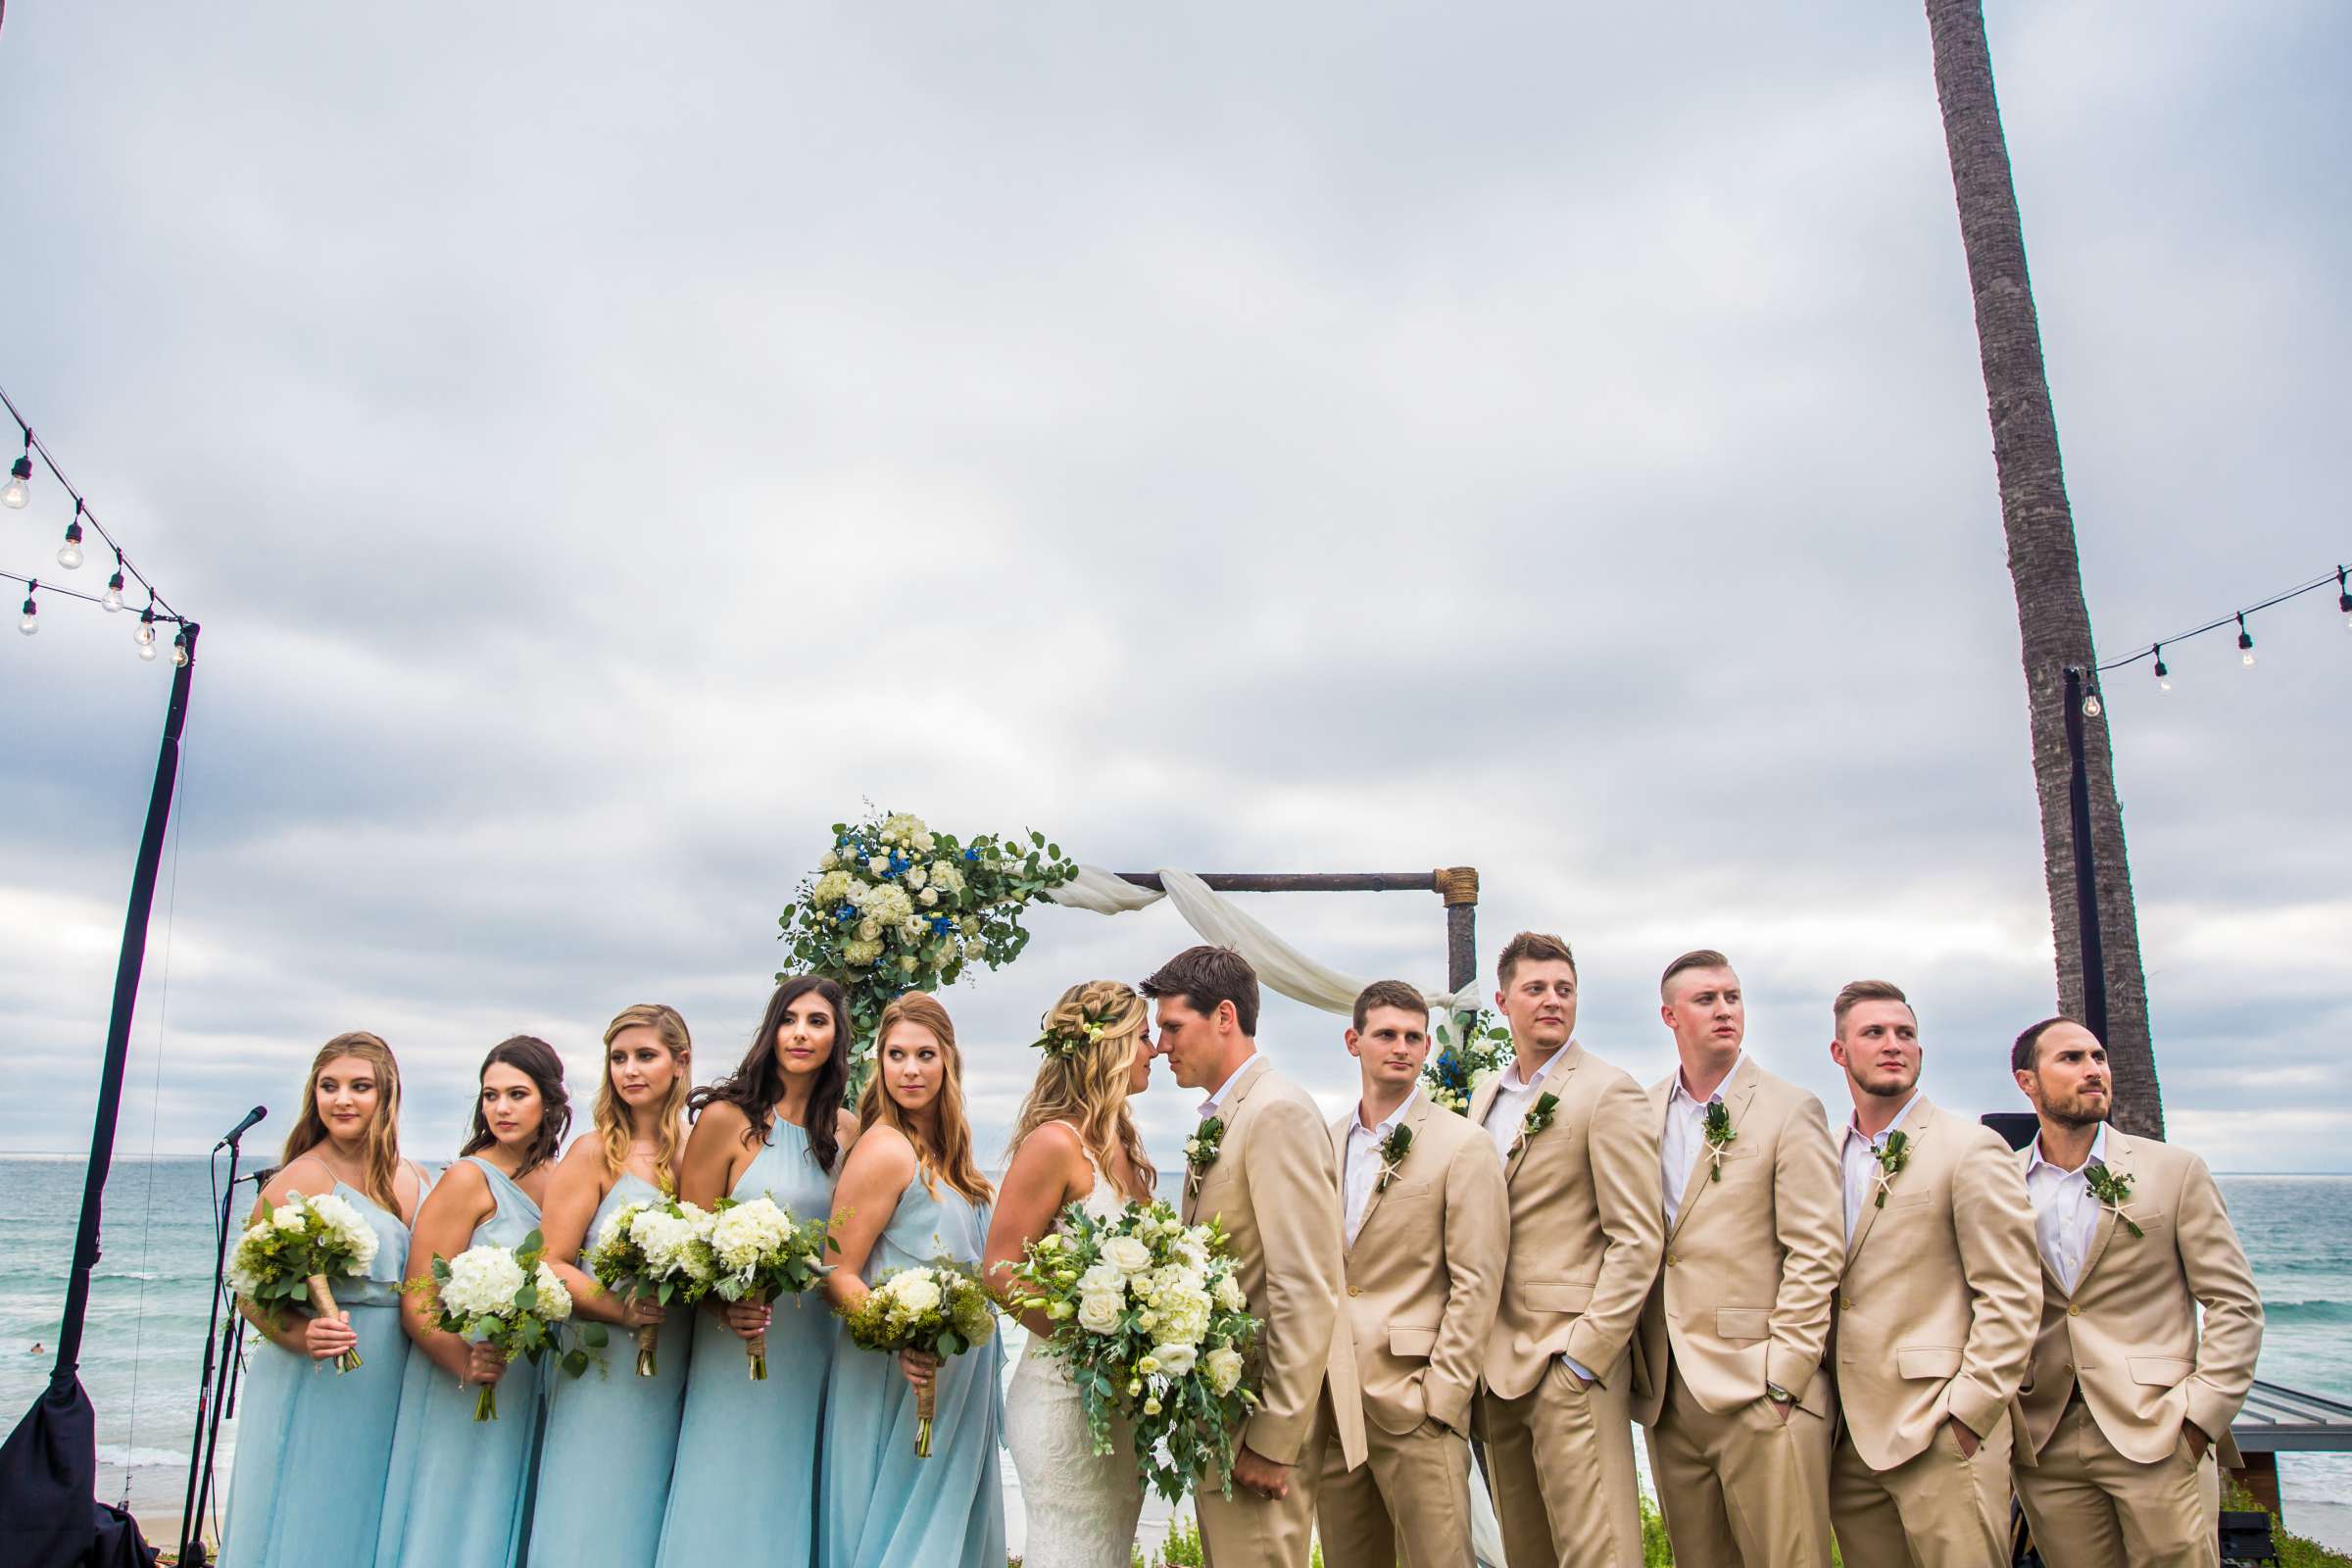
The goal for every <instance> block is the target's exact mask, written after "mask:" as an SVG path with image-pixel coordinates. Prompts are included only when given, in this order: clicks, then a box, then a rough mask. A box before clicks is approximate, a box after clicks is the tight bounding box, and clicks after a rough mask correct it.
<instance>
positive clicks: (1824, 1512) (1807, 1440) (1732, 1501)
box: [1512, 1362, 1830, 1568]
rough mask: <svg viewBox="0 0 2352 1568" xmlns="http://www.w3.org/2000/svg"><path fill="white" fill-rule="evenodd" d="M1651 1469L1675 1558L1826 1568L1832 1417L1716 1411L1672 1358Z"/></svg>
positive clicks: (1727, 1567) (1762, 1567)
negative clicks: (1694, 1394)
mask: <svg viewBox="0 0 2352 1568" xmlns="http://www.w3.org/2000/svg"><path fill="white" fill-rule="evenodd" d="M1649 1473H1650V1475H1651V1477H1652V1478H1653V1479H1654V1480H1655V1481H1656V1483H1657V1488H1658V1507H1659V1509H1660V1511H1662V1512H1663V1513H1664V1514H1665V1515H1666V1538H1667V1540H1668V1541H1669V1542H1671V1543H1672V1544H1673V1546H1674V1560H1675V1561H1676V1562H1677V1563H1681V1564H1686V1565H1688V1568H1829V1561H1830V1509H1829V1488H1830V1424H1829V1422H1827V1421H1825V1420H1823V1419H1822V1418H1821V1417H1820V1416H1817V1415H1815V1414H1814V1413H1813V1412H1812V1411H1810V1410H1807V1409H1805V1408H1804V1407H1802V1406H1801V1405H1800V1406H1797V1407H1796V1408H1793V1409H1791V1410H1790V1411H1789V1414H1788V1415H1787V1417H1786V1418H1784V1417H1783V1416H1782V1415H1780V1413H1779V1412H1777V1411H1776V1410H1775V1409H1774V1408H1773V1406H1772V1403H1771V1401H1770V1400H1767V1399H1761V1398H1759V1399H1756V1400H1753V1401H1752V1402H1750V1403H1747V1404H1743V1405H1741V1406H1740V1408H1738V1409H1736V1410H1729V1411H1726V1412H1724V1413H1723V1414H1722V1415H1716V1414H1713V1413H1711V1412H1709V1411H1708V1410H1706V1409H1705V1408H1703V1407H1702V1406H1701V1405H1700V1404H1699V1402H1698V1401H1697V1400H1696V1399H1694V1398H1692V1397H1691V1389H1690V1386H1689V1385H1688V1384H1686V1383H1684V1381H1683V1375H1682V1372H1681V1370H1680V1369H1679V1368H1677V1367H1675V1366H1673V1364H1672V1363H1671V1362H1669V1363H1668V1368H1667V1373H1666V1403H1665V1405H1664V1407H1663V1408H1662V1409H1660V1410H1659V1412H1658V1420H1657V1424H1656V1425H1655V1426H1652V1427H1651V1428H1650V1429H1649ZM1512 1568H1518V1565H1517V1563H1516V1562H1515V1561H1514V1562H1513V1564H1512Z"/></svg>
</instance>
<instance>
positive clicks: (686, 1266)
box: [607, 1203, 716, 1279]
mask: <svg viewBox="0 0 2352 1568" xmlns="http://www.w3.org/2000/svg"><path fill="white" fill-rule="evenodd" d="M678 1207H679V1208H680V1209H681V1210H682V1212H680V1213H676V1214H672V1213H670V1212H669V1211H668V1210H667V1209H665V1208H646V1209H643V1210H641V1211H640V1212H639V1213H638V1214H637V1216H636V1218H635V1219H633V1220H631V1221H630V1222H629V1240H630V1241H632V1242H635V1243H636V1244H637V1250H639V1251H641V1252H643V1253H644V1254H645V1265H646V1267H647V1268H648V1269H650V1270H652V1271H653V1272H654V1273H656V1274H679V1273H683V1274H686V1275H689V1276H691V1277H693V1278H695V1279H709V1278H711V1276H712V1274H713V1273H715V1272H716V1271H715V1269H714V1267H713V1263H714V1262H715V1259H714V1258H713V1256H712V1254H711V1252H710V1251H709V1250H707V1249H705V1248H703V1247H701V1246H698V1245H697V1244H698V1243H700V1242H701V1241H702V1240H703V1239H704V1237H705V1234H706V1233H707V1232H708V1230H709V1228H710V1225H711V1216H710V1214H709V1213H707V1212H706V1211H704V1210H702V1209H700V1208H697V1207H695V1206H694V1205H693V1204H692V1203H680V1204H679V1205H678ZM624 1212H625V1210H624ZM619 1217H620V1216H619V1215H614V1216H613V1218H614V1219H617V1218H619ZM610 1228H611V1222H610V1221H608V1222H607V1229H608V1230H609V1229H610Z"/></svg>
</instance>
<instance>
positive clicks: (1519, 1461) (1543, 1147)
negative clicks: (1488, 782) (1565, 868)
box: [1470, 931, 1665, 1568]
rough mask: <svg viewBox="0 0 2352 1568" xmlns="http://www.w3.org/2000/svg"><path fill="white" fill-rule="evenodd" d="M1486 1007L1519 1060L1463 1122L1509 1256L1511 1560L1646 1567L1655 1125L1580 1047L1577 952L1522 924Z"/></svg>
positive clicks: (1623, 1082) (1498, 1399) (1506, 1508)
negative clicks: (1641, 1387) (1638, 1335)
mask: <svg viewBox="0 0 2352 1568" xmlns="http://www.w3.org/2000/svg"><path fill="white" fill-rule="evenodd" d="M1496 978H1497V979H1498V981H1499V983H1500V990H1499V991H1498V992H1497V993H1496V994H1495V1005H1496V1006H1498V1007H1500V1008H1501V1009H1502V1013H1503V1016H1504V1017H1505V1018H1507V1019H1509V1020H1510V1025H1511V1044H1512V1047H1513V1050H1514V1052H1515V1055H1514V1059H1513V1061H1512V1063H1511V1065H1510V1066H1509V1067H1507V1068H1505V1069H1504V1070H1503V1071H1502V1072H1501V1073H1500V1074H1498V1075H1496V1076H1495V1078H1492V1079H1490V1080H1489V1081H1488V1082H1487V1083H1486V1084H1484V1085H1483V1086H1481V1087H1480V1089H1479V1091H1478V1093H1477V1094H1476V1095H1475V1096H1474V1097H1473V1098H1472V1100H1471V1103H1470V1120H1471V1121H1472V1122H1473V1123H1474V1124H1476V1125H1478V1126H1480V1127H1482V1128H1484V1129H1485V1130H1486V1132H1487V1134H1488V1136H1489V1137H1490V1138H1492V1139H1493V1141H1494V1146H1495V1150H1496V1151H1497V1152H1499V1153H1500V1154H1501V1155H1502V1159H1503V1177H1504V1182H1505V1184H1506V1186H1507V1187H1508V1189H1509V1195H1510V1258H1509V1262H1508V1264H1507V1265H1506V1266H1505V1268H1504V1270H1503V1290H1502V1302H1501V1309H1500V1311H1499V1312H1498V1314H1497V1315H1496V1317H1495V1331H1494V1334H1493V1335H1492V1337H1491V1338H1490V1339H1489V1340H1488V1342H1487V1348H1486V1377H1487V1392H1486V1395H1485V1396H1484V1397H1483V1398H1482V1400H1481V1403H1480V1409H1481V1413H1482V1415H1483V1417H1484V1419H1485V1422H1486V1437H1487V1462H1488V1473H1489V1479H1490V1480H1491V1481H1492V1482H1493V1492H1494V1496H1495V1512H1496V1514H1497V1515H1498V1516H1499V1518H1500V1521H1501V1524H1502V1539H1503V1550H1504V1555H1505V1556H1507V1557H1508V1558H1509V1560H1510V1565H1511V1568H1555V1565H1556V1568H1567V1565H1569V1564H1577V1565H1580V1568H1639V1565H1640V1563H1641V1561H1642V1516H1641V1500H1640V1496H1641V1495H1640V1491H1639V1482H1638V1481H1637V1480H1636V1477H1635V1472H1634V1439H1633V1427H1632V1424H1631V1414H1632V1408H1633V1401H1634V1399H1635V1397H1637V1391H1636V1381H1637V1380H1636V1374H1635V1369H1634V1356H1635V1352H1634V1350H1633V1349H1632V1345H1633V1339H1634V1330H1635V1325H1636V1324H1637V1323H1638V1322H1639V1321H1640V1319H1641V1316H1642V1300H1643V1299H1644V1298H1646V1297H1647V1296H1648V1294H1649V1288H1650V1282H1651V1280H1652V1279H1654V1278H1655V1277H1656V1275H1657V1272H1658V1255H1659V1250H1660V1248H1661V1247H1662V1246H1663V1243H1664V1236H1665V1228H1664V1224H1663V1222H1662V1220H1661V1218H1660V1215H1659V1198H1658V1130H1657V1123H1656V1119H1655V1118H1654V1117H1653V1116H1652V1115H1651V1114H1650V1109H1649V1102H1648V1100H1647V1098H1646V1097H1645V1096H1643V1094H1642V1088H1641V1086H1640V1085H1639V1084H1637V1083H1635V1082H1634V1080H1633V1079H1632V1078H1631V1077H1629V1076H1627V1075H1626V1074H1625V1073H1624V1072H1623V1071H1622V1070H1620V1069H1619V1068H1616V1067H1613V1066H1611V1065H1610V1064H1609V1063H1607V1062H1605V1061H1603V1060H1601V1059H1600V1058H1599V1057H1598V1056H1595V1055H1593V1054H1592V1053H1590V1052H1588V1051H1587V1050H1585V1048H1584V1047H1583V1045H1581V1044H1580V1043H1578V1041H1577V1039H1576V1005H1577V975H1576V956H1575V955H1574V954H1572V953H1570V952H1569V950H1568V944H1567V943H1565V942H1562V941H1561V940H1560V939H1559V938H1558V937H1554V936H1545V935H1543V934H1541V933H1538V932H1533V931H1522V932H1521V933H1519V935H1517V936H1515V937H1513V938H1512V939H1511V940H1510V943H1509V945H1508V946H1506V947H1505V948H1504V949H1503V950H1502V957H1501V960H1500V962H1499V965H1498V972H1497V977H1496Z"/></svg>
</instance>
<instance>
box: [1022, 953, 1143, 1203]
mask: <svg viewBox="0 0 2352 1568" xmlns="http://www.w3.org/2000/svg"><path fill="white" fill-rule="evenodd" d="M1150 1021H1151V1020H1150V1018H1149V1016H1148V1015H1147V1013H1146V1011H1145V1008H1144V999H1143V998H1142V997H1140V996H1138V995H1136V992H1135V988H1134V987H1133V986H1130V985H1127V984H1125V983H1124V982H1122V981H1118V980H1089V981H1087V982H1086V983H1085V984H1084V985H1075V986H1072V987H1070V989H1069V990H1067V991H1064V992H1063V993H1062V994H1061V1000H1060V1001H1059V1002H1056V1003H1054V1008H1053V1010H1052V1011H1051V1012H1048V1013H1047V1014H1046V1017H1045V1025H1044V1032H1045V1033H1046V1034H1048V1035H1059V1036H1061V1037H1063V1038H1064V1039H1068V1040H1073V1041H1075V1040H1086V1038H1087V1026H1088V1025H1089V1024H1090V1023H1091V1024H1092V1025H1094V1026H1095V1027H1096V1028H1097V1029H1098V1030H1100V1031H1101V1033H1100V1034H1099V1035H1098V1036H1097V1037H1096V1038H1095V1039H1093V1040H1089V1041H1087V1043H1086V1044H1085V1045H1072V1046H1071V1047H1070V1048H1069V1049H1067V1050H1066V1051H1064V1052H1062V1053H1061V1054H1049V1055H1048V1056H1047V1057H1046V1059H1045V1060H1043V1061H1041V1062H1039V1063H1038V1066H1037V1082H1036V1083H1034V1084H1032V1085H1031V1086H1030V1088H1029V1098H1028V1099H1026V1100H1024V1101H1022V1102H1021V1111H1020V1114H1019V1115H1018V1116H1017V1117H1015V1118H1014V1119H1013V1124H1012V1143H1011V1145H1010V1146H1009V1147H1008V1148H1007V1149H1006V1150H1005V1163H1007V1164H1010V1163H1011V1161H1012V1156H1013V1155H1014V1154H1016V1153H1018V1152H1020V1148H1021V1141H1022V1140H1023V1139H1025V1138H1027V1137H1028V1136H1029V1135H1030V1134H1031V1133H1033V1132H1035V1131H1037V1130H1038V1129H1039V1128H1040V1127H1043V1126H1044V1125H1045V1124H1046V1123H1048V1122H1050V1121H1066V1122H1069V1123H1071V1124H1072V1125H1073V1126H1075V1127H1076V1128H1077V1129H1078V1141H1079V1142H1080V1143H1082V1144H1084V1145H1085V1146H1086V1152H1088V1153H1089V1154H1091V1155H1093V1156H1094V1161H1095V1166H1096V1168H1097V1169H1098V1170H1101V1171H1102V1172H1103V1177H1104V1179H1105V1180H1108V1179H1109V1171H1110V1166H1109V1159H1110V1152H1111V1151H1112V1150H1113V1149H1116V1150H1118V1151H1119V1152H1122V1153H1124V1154H1125V1155H1126V1156H1127V1163H1128V1166H1129V1168H1130V1169H1132V1170H1133V1171H1134V1172H1135V1175H1136V1177H1137V1179H1138V1180H1139V1181H1141V1182H1142V1183H1143V1193H1142V1194H1140V1195H1137V1194H1124V1193H1123V1194H1121V1195H1120V1196H1121V1197H1135V1196H1143V1197H1149V1196H1150V1195H1151V1192H1152V1183H1153V1182H1154V1181H1156V1180H1157V1179H1158V1175H1159V1173H1158V1172H1157V1171H1155V1170H1153V1169H1152V1161H1151V1160H1150V1159H1148V1158H1146V1157H1145V1155H1144V1140H1143V1135H1142V1134H1140V1133H1138V1132H1137V1131H1136V1130H1135V1118H1134V1117H1133V1116H1132V1115H1130V1114H1129V1113H1128V1109H1127V1075H1128V1073H1129V1072H1130V1071H1131V1070H1133V1068H1134V1066H1135V1054H1136V1053H1137V1052H1139V1051H1141V1050H1143V1049H1144V1029H1145V1026H1146V1025H1147V1024H1148V1023H1149V1022H1150Z"/></svg>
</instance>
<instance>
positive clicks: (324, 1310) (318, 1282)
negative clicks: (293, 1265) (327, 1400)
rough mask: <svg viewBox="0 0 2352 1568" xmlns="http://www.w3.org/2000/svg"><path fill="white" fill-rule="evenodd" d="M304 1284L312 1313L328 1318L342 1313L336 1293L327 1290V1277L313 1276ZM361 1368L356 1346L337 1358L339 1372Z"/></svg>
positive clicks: (336, 1367)
mask: <svg viewBox="0 0 2352 1568" xmlns="http://www.w3.org/2000/svg"><path fill="white" fill-rule="evenodd" d="M302 1283H303V1287H304V1289H306V1290H308V1291H309V1292H310V1297H311V1310H312V1311H314V1312H316V1313H318V1314H319V1316H320V1317H326V1318H331V1317H335V1316H337V1315H338V1314H339V1313H340V1312H341V1310H342V1309H341V1308H340V1307H338V1306H336V1305H335V1293H334V1292H333V1291H330V1290H328V1289H327V1288H326V1276H325V1275H323V1274H313V1275H312V1276H311V1277H310V1278H308V1279H306V1280H304V1281H303V1282H302ZM359 1366H360V1352H359V1349H358V1348H357V1347H356V1346H355V1347H354V1348H351V1349H348V1350H345V1351H344V1352H343V1353H342V1354H341V1355H338V1356H336V1357H335V1370H336V1371H337V1372H356V1371H358V1370H359Z"/></svg>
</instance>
